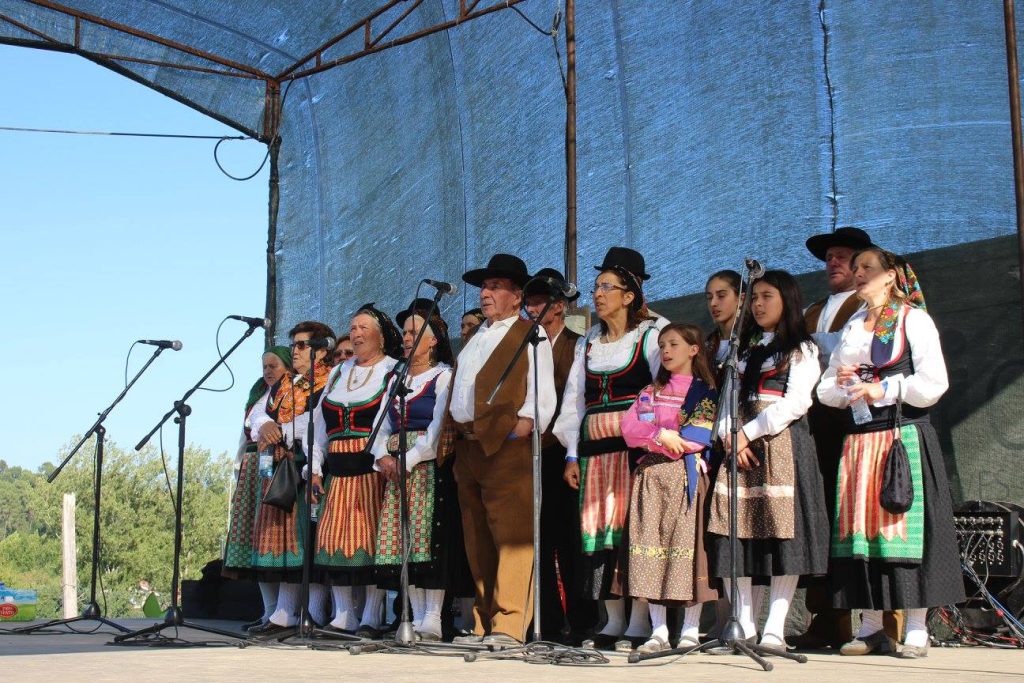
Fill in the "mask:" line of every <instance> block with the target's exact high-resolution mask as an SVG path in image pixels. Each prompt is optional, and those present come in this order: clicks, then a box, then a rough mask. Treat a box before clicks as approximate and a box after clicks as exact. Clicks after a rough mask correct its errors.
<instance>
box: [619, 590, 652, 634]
mask: <svg viewBox="0 0 1024 683" xmlns="http://www.w3.org/2000/svg"><path fill="white" fill-rule="evenodd" d="M650 614H651V612H650V610H649V609H648V606H647V601H646V600H640V599H639V598H633V611H632V612H631V613H630V615H629V626H627V627H626V632H625V633H624V634H623V635H624V636H626V637H627V638H646V637H648V636H650V635H651V620H650Z"/></svg>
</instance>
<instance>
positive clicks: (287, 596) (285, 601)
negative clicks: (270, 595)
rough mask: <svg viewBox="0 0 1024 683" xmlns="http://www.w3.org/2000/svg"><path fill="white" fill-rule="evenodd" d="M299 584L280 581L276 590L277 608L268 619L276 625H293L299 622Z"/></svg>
mask: <svg viewBox="0 0 1024 683" xmlns="http://www.w3.org/2000/svg"><path fill="white" fill-rule="evenodd" d="M298 610H299V584H297V583H282V584H281V587H280V588H279V589H278V592H277V609H276V610H274V613H273V614H271V615H270V621H271V622H273V623H274V624H277V625H278V626H295V624H297V623H298V622H299V618H298Z"/></svg>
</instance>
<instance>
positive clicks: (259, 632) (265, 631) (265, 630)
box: [249, 621, 292, 638]
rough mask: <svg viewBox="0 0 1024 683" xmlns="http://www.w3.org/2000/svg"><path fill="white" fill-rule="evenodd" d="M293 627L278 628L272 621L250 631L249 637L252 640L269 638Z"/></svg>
mask: <svg viewBox="0 0 1024 683" xmlns="http://www.w3.org/2000/svg"><path fill="white" fill-rule="evenodd" d="M290 628H292V627H291V626H278V625H277V624H275V623H274V622H272V621H268V622H267V623H265V624H260V625H259V626H255V627H253V628H251V629H249V636H250V637H252V638H267V637H269V636H273V635H276V634H278V633H281V632H282V631H287V630H289V629H290Z"/></svg>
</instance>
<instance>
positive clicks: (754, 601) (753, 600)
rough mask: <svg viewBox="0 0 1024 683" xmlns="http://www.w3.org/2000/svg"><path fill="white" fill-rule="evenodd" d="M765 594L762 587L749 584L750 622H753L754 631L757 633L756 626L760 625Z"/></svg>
mask: <svg viewBox="0 0 1024 683" xmlns="http://www.w3.org/2000/svg"><path fill="white" fill-rule="evenodd" d="M765 592H766V589H765V587H764V586H755V585H754V584H753V583H751V584H750V620H751V621H753V622H754V630H755V631H757V625H758V624H760V623H761V607H762V606H764V594H765Z"/></svg>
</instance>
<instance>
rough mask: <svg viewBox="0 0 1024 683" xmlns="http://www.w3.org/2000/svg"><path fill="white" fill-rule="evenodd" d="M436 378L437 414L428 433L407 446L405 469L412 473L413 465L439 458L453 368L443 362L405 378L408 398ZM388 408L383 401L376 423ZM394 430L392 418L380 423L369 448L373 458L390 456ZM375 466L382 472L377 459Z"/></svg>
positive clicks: (378, 458)
mask: <svg viewBox="0 0 1024 683" xmlns="http://www.w3.org/2000/svg"><path fill="white" fill-rule="evenodd" d="M435 377H437V386H436V387H435V392H436V394H437V400H436V402H435V403H434V413H433V417H432V418H431V420H430V425H429V426H428V427H427V429H426V433H425V434H423V435H422V436H420V437H418V438H416V440H415V441H414V442H413V443H412V444H411V445H408V449H407V450H406V453H405V469H406V470H407V471H409V472H412V468H414V467H416V465H418V464H420V463H421V462H426V461H428V460H436V459H437V444H438V441H440V440H441V427H442V426H443V425H444V412H445V409H446V408H447V405H448V389H449V386H450V384H451V381H452V369H451V367H449V366H448V365H445V364H444V363H438V364H437V365H436V366H434V367H432V368H430V369H429V370H427V371H425V372H421V373H420V374H418V375H416V376H412V375H410V376H409V377H407V378H406V386H407V387H409V396H408V397H407V398H413V397H414V396H416V395H418V394H419V393H420V392H421V391H423V389H424V388H426V386H427V384H429V383H430V381H431V380H433V379H434V378H435ZM394 382H395V380H394V378H392V380H391V381H390V382H388V390H389V391H390V389H391V385H392V384H393V383H394ZM387 409H388V408H387V406H386V405H385V404H384V403H381V406H380V410H379V411H377V416H376V417H375V418H374V421H373V423H374V424H377V421H378V420H380V419H381V418H382V417H383V415H384V413H386V412H387ZM394 432H395V430H394V429H392V426H391V420H390V418H386V417H385V418H384V421H383V422H381V425H380V431H379V432H377V438H376V439H374V441H373V444H372V446H371V447H370V450H371V451H372V452H373V459H374V461H377V460H380V459H381V458H383V457H384V456H385V455H390V453H388V439H389V438H390V437H391V435H392V434H393V433H394ZM373 468H374V469H375V470H377V471H380V468H379V467H377V464H376V462H374V465H373Z"/></svg>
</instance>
